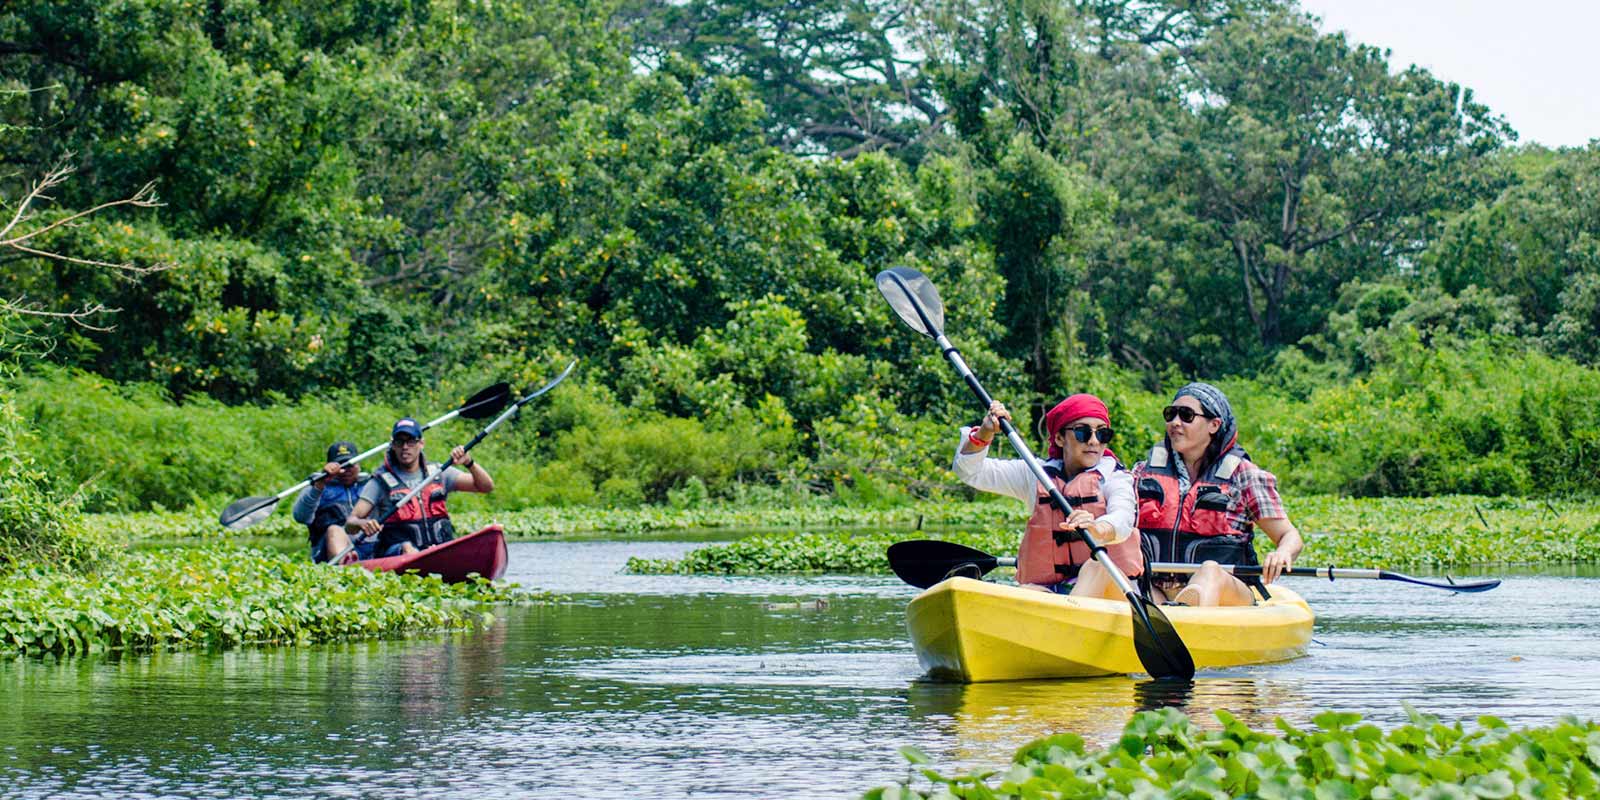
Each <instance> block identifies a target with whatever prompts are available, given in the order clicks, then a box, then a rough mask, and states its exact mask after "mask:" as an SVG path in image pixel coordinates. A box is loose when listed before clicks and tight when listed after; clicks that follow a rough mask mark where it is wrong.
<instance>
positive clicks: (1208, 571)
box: [1173, 561, 1255, 606]
mask: <svg viewBox="0 0 1600 800" xmlns="http://www.w3.org/2000/svg"><path fill="white" fill-rule="evenodd" d="M1173 600H1174V601H1176V602H1179V603H1183V604H1184V605H1190V606H1247V605H1250V604H1251V603H1253V602H1255V596H1254V595H1253V594H1252V593H1251V592H1250V587H1249V586H1246V585H1245V583H1244V581H1241V580H1239V579H1238V578H1235V577H1233V576H1232V575H1229V574H1228V573H1226V572H1224V571H1223V570H1222V567H1221V566H1219V565H1218V564H1217V562H1215V561H1207V562H1205V563H1204V564H1201V565H1200V571H1199V572H1196V573H1195V574H1194V577H1191V578H1190V579H1189V584H1188V585H1187V586H1185V587H1183V589H1182V590H1181V591H1179V592H1178V594H1177V595H1176V596H1174V597H1173Z"/></svg>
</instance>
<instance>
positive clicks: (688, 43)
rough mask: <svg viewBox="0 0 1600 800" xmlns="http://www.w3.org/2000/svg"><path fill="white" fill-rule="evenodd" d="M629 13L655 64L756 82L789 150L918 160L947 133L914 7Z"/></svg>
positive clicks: (769, 1)
mask: <svg viewBox="0 0 1600 800" xmlns="http://www.w3.org/2000/svg"><path fill="white" fill-rule="evenodd" d="M625 13H626V14H628V15H629V16H630V18H632V19H634V20H636V24H635V27H634V31H635V36H636V37H637V42H638V45H637V46H638V53H639V57H640V58H641V59H642V60H643V61H644V62H645V63H646V64H649V65H651V66H653V67H657V68H659V67H660V66H661V65H662V64H663V63H664V62H665V61H666V59H667V58H668V57H669V56H668V54H669V53H677V54H681V55H683V56H685V57H687V58H689V59H690V60H692V61H694V62H696V63H697V64H698V65H700V67H701V68H703V69H705V70H707V71H708V72H710V73H711V74H713V75H727V76H739V77H743V78H746V79H748V80H749V81H750V82H751V85H752V86H754V87H755V91H756V94H757V96H758V97H759V98H760V99H761V102H762V103H763V104H764V105H765V107H766V109H767V123H766V126H765V127H766V130H767V133H768V136H769V138H770V141H771V142H772V143H773V144H776V145H778V146H781V147H783V148H784V149H786V150H789V151H792V152H797V153H805V154H828V155H833V156H836V157H839V158H851V157H854V156H856V155H859V154H861V153H865V152H870V151H873V150H889V151H895V152H897V153H899V154H901V155H904V156H907V157H909V158H910V159H911V160H916V159H918V158H920V157H921V156H922V155H923V154H924V153H926V152H927V149H928V146H929V144H930V142H931V141H932V140H933V139H935V138H936V137H937V136H938V135H939V134H940V132H941V128H942V126H943V123H944V107H943V105H942V103H941V102H940V100H939V99H938V96H937V95H936V94H935V93H934V91H933V90H932V86H931V85H930V84H929V83H928V81H927V79H926V77H925V76H924V75H923V71H922V59H921V57H920V55H919V54H918V53H916V52H915V50H914V48H913V47H912V46H911V36H912V32H913V28H912V23H913V19H912V17H911V15H910V13H909V8H908V6H907V5H906V4H905V3H896V2H890V1H889V0H822V1H821V2H807V3H799V2H793V0H690V2H687V3H679V2H672V1H671V0H635V2H633V3H632V4H630V5H629V6H628V7H627V10H626V11H625Z"/></svg>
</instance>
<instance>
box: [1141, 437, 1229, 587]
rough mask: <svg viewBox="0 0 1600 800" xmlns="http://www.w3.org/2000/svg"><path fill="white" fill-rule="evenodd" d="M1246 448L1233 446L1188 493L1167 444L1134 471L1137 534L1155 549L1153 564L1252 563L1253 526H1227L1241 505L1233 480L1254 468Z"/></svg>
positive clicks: (1156, 448) (1195, 482)
mask: <svg viewBox="0 0 1600 800" xmlns="http://www.w3.org/2000/svg"><path fill="white" fill-rule="evenodd" d="M1249 459H1250V457H1249V456H1248V455H1246V454H1245V452H1244V450H1242V449H1240V448H1238V447H1234V448H1232V449H1230V450H1228V452H1226V453H1224V454H1223V456H1222V457H1221V458H1219V459H1217V460H1216V462H1215V463H1214V464H1212V465H1211V466H1210V467H1209V468H1207V470H1206V473H1205V474H1204V475H1201V476H1200V477H1198V478H1196V479H1194V480H1192V481H1190V483H1189V491H1188V492H1187V493H1183V492H1180V491H1179V490H1178V471H1177V467H1176V466H1175V465H1174V464H1173V459H1172V456H1171V453H1170V452H1169V451H1168V450H1167V448H1166V446H1165V445H1157V446H1156V447H1155V448H1154V449H1152V450H1151V451H1150V457H1149V458H1148V459H1147V460H1146V461H1145V463H1144V464H1143V466H1141V467H1139V468H1138V469H1137V470H1135V472H1134V476H1133V478H1134V489H1135V491H1136V492H1137V494H1138V495H1139V525H1138V527H1139V532H1140V533H1142V534H1143V535H1144V536H1145V537H1146V538H1147V539H1149V540H1150V541H1151V542H1152V543H1153V544H1154V545H1155V547H1154V552H1153V553H1152V555H1151V560H1152V561H1172V562H1179V563H1186V564H1198V563H1201V562H1203V561H1216V562H1217V563H1219V564H1254V563H1256V551H1255V548H1254V547H1253V546H1252V545H1251V539H1252V537H1253V536H1254V535H1255V528H1254V526H1253V525H1251V524H1249V523H1246V524H1245V525H1244V527H1243V529H1242V530H1241V529H1239V528H1235V527H1234V526H1233V525H1232V524H1230V523H1229V521H1228V520H1229V517H1230V515H1231V512H1232V511H1234V509H1236V508H1237V507H1238V504H1239V487H1238V486H1237V485H1236V484H1235V483H1234V478H1235V477H1236V476H1238V475H1240V474H1242V471H1243V470H1248V469H1254V468H1255V465H1253V464H1251V463H1250V460H1249Z"/></svg>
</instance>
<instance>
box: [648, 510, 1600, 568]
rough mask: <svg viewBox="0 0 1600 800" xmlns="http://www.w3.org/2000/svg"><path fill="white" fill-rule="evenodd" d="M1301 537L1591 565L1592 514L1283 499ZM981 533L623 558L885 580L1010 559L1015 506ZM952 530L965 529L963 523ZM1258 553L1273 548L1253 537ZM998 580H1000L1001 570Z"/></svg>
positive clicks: (801, 541) (1313, 550) (1411, 563)
mask: <svg viewBox="0 0 1600 800" xmlns="http://www.w3.org/2000/svg"><path fill="white" fill-rule="evenodd" d="M1286 503H1287V504H1288V509H1289V514H1290V518H1291V519H1293V520H1294V522H1295V525H1296V526H1297V527H1299V529H1300V531H1301V533H1302V534H1303V535H1304V536H1305V543H1306V547H1305V550H1304V551H1303V552H1302V553H1301V554H1300V558H1299V559H1297V563H1299V564H1302V565H1317V564H1339V565H1347V566H1372V567H1381V568H1388V569H1400V568H1404V567H1433V568H1441V569H1442V568H1458V567H1466V566H1473V565H1494V564H1514V563H1521V564H1571V563H1587V562H1595V561H1600V510H1597V508H1596V507H1595V504H1594V503H1593V502H1591V501H1582V500H1561V501H1554V502H1551V501H1544V500H1524V499H1514V498H1491V497H1474V496H1464V495H1463V496H1452V497H1432V498H1397V497H1386V498H1366V499H1352V498H1339V497H1301V498H1292V499H1289V500H1286ZM972 506H973V507H975V508H978V509H983V510H985V511H987V512H988V514H989V517H988V519H987V520H984V521H983V524H982V527H980V528H978V529H975V530H966V531H960V532H950V531H941V532H932V533H920V532H911V531H898V532H877V531H873V532H864V531H832V532H826V533H772V534H763V535H760V536H752V537H749V538H747V539H741V540H739V541H737V542H731V543H728V544H720V545H712V546H708V547H703V548H700V549H698V550H695V551H693V552H691V553H689V554H688V555H686V556H684V557H683V558H681V559H677V560H659V559H658V560H650V559H638V558H636V559H631V560H630V561H629V562H628V570H629V571H630V572H637V573H645V574H688V573H714V574H741V573H746V574H755V573H770V572H843V573H887V572H888V571H889V562H888V560H887V559H885V558H884V551H885V550H886V549H888V547H889V545H891V544H893V543H895V542H897V541H900V540H902V539H948V540H950V541H953V542H957V543H959V544H964V545H967V546H968V547H976V548H978V549H979V550H983V551H986V552H989V553H992V554H995V555H1000V556H1013V555H1016V548H1017V542H1018V539H1019V537H1020V536H1021V530H1022V525H1023V520H1022V518H1021V514H1020V513H1019V507H1017V506H1015V505H988V504H972ZM952 524H957V525H961V526H963V527H967V526H968V523H965V522H956V523H952ZM1255 544H1256V548H1257V550H1258V552H1260V553H1263V554H1264V553H1267V552H1270V551H1271V549H1272V542H1271V541H1270V540H1268V539H1267V537H1265V536H1257V537H1256V539H1255ZM1000 574H1004V573H1000Z"/></svg>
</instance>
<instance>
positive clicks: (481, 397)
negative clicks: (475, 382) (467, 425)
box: [461, 381, 511, 419]
mask: <svg viewBox="0 0 1600 800" xmlns="http://www.w3.org/2000/svg"><path fill="white" fill-rule="evenodd" d="M510 399H511V384H509V383H506V382H505V381H501V382H499V383H497V384H495V385H493V386H490V387H489V388H487V389H484V390H483V391H481V392H478V393H477V394H475V395H473V396H471V397H469V398H467V399H466V400H465V401H463V402H462V403H461V416H463V417H466V418H467V419H488V418H490V417H492V416H494V415H496V414H498V413H500V409H502V408H505V407H506V401H508V400H510Z"/></svg>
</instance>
